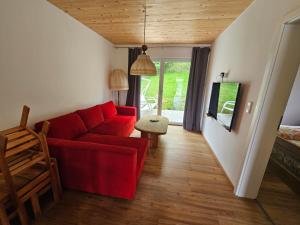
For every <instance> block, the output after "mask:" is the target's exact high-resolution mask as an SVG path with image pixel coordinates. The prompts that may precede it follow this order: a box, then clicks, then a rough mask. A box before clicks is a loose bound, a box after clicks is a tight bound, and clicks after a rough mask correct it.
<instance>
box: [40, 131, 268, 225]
mask: <svg viewBox="0 0 300 225" xmlns="http://www.w3.org/2000/svg"><path fill="white" fill-rule="evenodd" d="M134 135H139V133H137V132H136V133H135V134H134ZM35 224H38V225H75V224H76V225H100V224H101V225H125V224H128V225H251V224H255V225H261V224H266V225H270V222H269V221H268V219H267V218H266V217H265V215H264V214H263V212H262V211H261V209H260V208H259V207H258V205H257V203H256V202H255V201H254V200H245V199H239V198H237V197H235V196H234V195H233V188H232V186H231V184H230V182H229V181H228V179H227V178H226V176H225V174H224V172H223V171H222V169H221V168H220V166H219V165H218V163H217V161H216V159H215V157H214V155H213V154H212V152H211V150H210V148H209V147H208V145H207V144H206V142H205V140H204V139H203V137H202V136H201V135H199V134H194V133H189V132H186V131H184V130H183V129H182V127H176V126H170V127H169V130H168V134H167V135H165V136H161V138H160V142H159V148H158V149H157V150H156V152H155V153H152V154H149V155H148V158H147V160H146V162H145V168H144V171H143V174H142V177H141V179H140V182H139V185H138V190H137V194H136V198H135V200H134V201H126V200H121V199H114V198H109V197H103V196H98V195H94V194H88V193H82V192H78V191H71V190H66V191H65V192H64V198H63V200H62V201H61V202H60V203H59V204H57V205H55V206H53V207H51V208H50V209H49V210H46V211H45V212H44V214H43V216H42V217H41V218H40V219H39V220H38V221H36V223H35Z"/></svg>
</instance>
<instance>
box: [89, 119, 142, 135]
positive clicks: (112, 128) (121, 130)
mask: <svg viewBox="0 0 300 225" xmlns="http://www.w3.org/2000/svg"><path fill="white" fill-rule="evenodd" d="M135 121H136V117H135V116H120V115H116V116H114V117H112V118H111V119H109V120H106V121H105V122H104V123H102V124H100V125H99V126H97V127H95V128H93V129H91V130H90V132H91V133H96V134H108V135H116V136H121V137H128V136H129V135H130V134H131V133H132V131H133V129H134V124H135Z"/></svg>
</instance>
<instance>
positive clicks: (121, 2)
mask: <svg viewBox="0 0 300 225" xmlns="http://www.w3.org/2000/svg"><path fill="white" fill-rule="evenodd" d="M252 1H253V0H147V25H146V42H147V43H148V44H210V43H212V42H213V41H214V40H215V39H216V37H217V36H218V35H219V34H220V33H221V32H222V31H223V30H225V29H226V28H227V27H228V26H229V25H230V24H231V23H232V22H233V20H235V19H236V18H237V17H238V16H239V15H240V14H241V13H242V12H243V11H244V10H245V9H246V8H247V7H248V6H249V5H250V4H251V3H252ZM49 2H51V3H52V4H54V5H55V6H57V7H58V8H60V9H62V10H64V11H65V12H66V13H68V14H69V15H71V16H72V17H74V18H76V19H77V20H79V21H80V22H82V23H83V24H85V25H86V26H88V27H90V28H91V29H92V30H94V31H95V32H97V33H99V34H100V35H102V36H103V37H104V38H106V39H108V40H109V41H111V42H112V43H114V44H118V45H121V44H141V43H142V42H143V26H144V24H143V20H144V13H143V6H144V4H145V0H49Z"/></svg>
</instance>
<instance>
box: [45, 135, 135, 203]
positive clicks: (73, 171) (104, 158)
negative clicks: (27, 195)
mask: <svg viewBox="0 0 300 225" xmlns="http://www.w3.org/2000/svg"><path fill="white" fill-rule="evenodd" d="M47 142H48V145H49V150H50V155H51V156H52V157H54V158H56V159H57V161H58V165H59V170H60V174H61V178H62V184H63V186H64V187H67V188H71V189H77V190H84V191H87V192H91V193H101V194H104V195H110V196H114V197H121V198H126V199H133V197H134V193H135V190H136V183H137V177H136V173H137V149H136V148H130V147H123V146H114V145H105V144H98V143H90V142H81V141H73V140H64V139H56V138H47ZM120 190H122V191H121V192H120Z"/></svg>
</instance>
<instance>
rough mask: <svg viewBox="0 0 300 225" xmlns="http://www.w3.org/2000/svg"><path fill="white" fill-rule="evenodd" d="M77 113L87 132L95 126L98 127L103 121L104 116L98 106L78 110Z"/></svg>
mask: <svg viewBox="0 0 300 225" xmlns="http://www.w3.org/2000/svg"><path fill="white" fill-rule="evenodd" d="M77 113H78V114H79V116H80V117H81V119H82V120H83V122H84V124H85V126H86V128H87V129H88V130H90V129H92V128H94V127H96V126H99V125H100V124H101V123H102V122H103V121H104V116H103V113H102V108H101V106H100V105H96V106H93V107H90V108H87V109H82V110H78V111H77Z"/></svg>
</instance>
